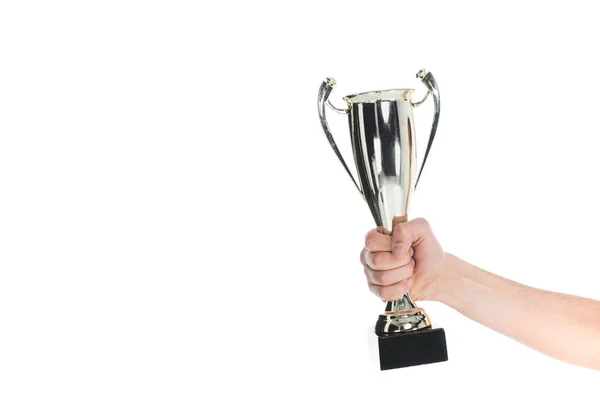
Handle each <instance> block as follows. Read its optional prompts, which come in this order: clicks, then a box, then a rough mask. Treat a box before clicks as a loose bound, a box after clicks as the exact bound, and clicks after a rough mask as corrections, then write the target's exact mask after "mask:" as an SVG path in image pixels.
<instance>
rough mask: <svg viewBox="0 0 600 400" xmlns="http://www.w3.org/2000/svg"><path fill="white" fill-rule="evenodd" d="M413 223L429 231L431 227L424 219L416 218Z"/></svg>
mask: <svg viewBox="0 0 600 400" xmlns="http://www.w3.org/2000/svg"><path fill="white" fill-rule="evenodd" d="M415 223H416V224H418V225H420V226H421V227H423V228H425V229H431V225H430V224H429V221H427V220H426V219H425V218H417V219H415Z"/></svg>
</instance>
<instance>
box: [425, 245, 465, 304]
mask: <svg viewBox="0 0 600 400" xmlns="http://www.w3.org/2000/svg"><path fill="white" fill-rule="evenodd" d="M463 264H465V262H464V261H462V260H461V259H459V258H458V257H456V256H455V255H453V254H450V253H445V254H444V263H443V266H442V269H441V272H440V274H439V275H438V277H437V279H436V282H435V287H434V290H433V293H432V300H434V301H439V302H440V303H444V304H446V305H448V306H452V303H453V300H454V299H455V297H456V295H457V294H458V287H459V284H460V279H461V275H462V274H463V272H464V271H461V270H462V269H463V268H464V265H463Z"/></svg>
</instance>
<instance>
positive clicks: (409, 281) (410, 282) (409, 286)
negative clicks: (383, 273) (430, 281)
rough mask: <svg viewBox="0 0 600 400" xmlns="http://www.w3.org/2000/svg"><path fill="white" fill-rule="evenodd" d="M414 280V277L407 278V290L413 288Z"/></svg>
mask: <svg viewBox="0 0 600 400" xmlns="http://www.w3.org/2000/svg"><path fill="white" fill-rule="evenodd" d="M414 281H415V280H414V278H408V279H407V281H406V289H407V290H408V289H410V288H411V286H412V284H413V282H414Z"/></svg>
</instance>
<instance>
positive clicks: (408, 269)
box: [404, 262, 415, 279]
mask: <svg viewBox="0 0 600 400" xmlns="http://www.w3.org/2000/svg"><path fill="white" fill-rule="evenodd" d="M414 271H415V263H414V262H411V263H410V264H408V265H407V266H406V267H404V275H405V277H404V279H408V278H410V277H411V276H412V274H413V272H414Z"/></svg>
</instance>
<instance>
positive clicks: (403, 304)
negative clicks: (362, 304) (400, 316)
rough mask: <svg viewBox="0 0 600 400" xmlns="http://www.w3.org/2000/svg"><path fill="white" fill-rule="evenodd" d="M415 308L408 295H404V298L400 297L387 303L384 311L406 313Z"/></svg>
mask: <svg viewBox="0 0 600 400" xmlns="http://www.w3.org/2000/svg"><path fill="white" fill-rule="evenodd" d="M415 308H417V306H416V305H415V303H414V302H413V301H412V299H411V298H410V295H409V294H408V293H406V294H405V295H404V296H402V297H401V298H399V299H398V300H393V301H388V302H387V304H386V306H385V311H386V312H396V311H407V310H413V309H415Z"/></svg>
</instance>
